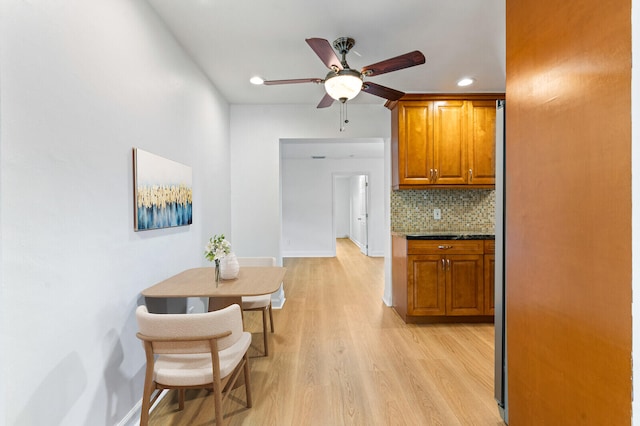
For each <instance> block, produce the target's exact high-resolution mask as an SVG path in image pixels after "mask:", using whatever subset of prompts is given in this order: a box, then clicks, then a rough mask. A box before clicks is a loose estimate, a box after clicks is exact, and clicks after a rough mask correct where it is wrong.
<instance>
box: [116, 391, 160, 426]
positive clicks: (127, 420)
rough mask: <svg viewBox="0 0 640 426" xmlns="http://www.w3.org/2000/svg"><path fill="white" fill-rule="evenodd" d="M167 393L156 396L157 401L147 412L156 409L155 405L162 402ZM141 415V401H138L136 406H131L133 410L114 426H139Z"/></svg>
mask: <svg viewBox="0 0 640 426" xmlns="http://www.w3.org/2000/svg"><path fill="white" fill-rule="evenodd" d="M168 392H169V391H168V390H166V389H165V390H163V391H162V393H161V394H160V396H158V399H156V401H155V402H154V403H153V405H152V406H151V410H149V412H153V410H154V409H155V408H156V405H158V403H159V402H160V401H162V398H164V397H165V396H167V393H168ZM141 413H142V399H140V401H138V402H137V403H136V405H134V406H133V408H132V409H131V410H130V411H129V412H128V413H127V415H126V416H124V418H123V419H122V420H120V422H119V423H118V424H117V425H116V426H137V425H139V424H140V414H141Z"/></svg>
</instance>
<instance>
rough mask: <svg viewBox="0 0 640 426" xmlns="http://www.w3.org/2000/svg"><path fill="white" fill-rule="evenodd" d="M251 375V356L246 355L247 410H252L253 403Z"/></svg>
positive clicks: (245, 384)
mask: <svg viewBox="0 0 640 426" xmlns="http://www.w3.org/2000/svg"><path fill="white" fill-rule="evenodd" d="M249 376H250V374H249V355H248V352H245V353H244V389H245V392H246V394H247V408H251V406H252V405H253V401H252V400H251V379H250V377H249Z"/></svg>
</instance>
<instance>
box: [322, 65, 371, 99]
mask: <svg viewBox="0 0 640 426" xmlns="http://www.w3.org/2000/svg"><path fill="white" fill-rule="evenodd" d="M344 71H351V70H342V71H340V72H339V73H337V74H332V75H330V76H327V78H326V79H325V81H324V88H325V90H326V91H327V93H328V94H329V96H331V97H332V98H333V99H335V100H337V101H341V102H345V101H346V100H350V99H353V98H355V97H356V96H357V95H358V93H360V90H361V89H362V78H360V74H358V73H357V72H355V73H354V72H348V73H345V72H344ZM342 99H345V101H343V100H342Z"/></svg>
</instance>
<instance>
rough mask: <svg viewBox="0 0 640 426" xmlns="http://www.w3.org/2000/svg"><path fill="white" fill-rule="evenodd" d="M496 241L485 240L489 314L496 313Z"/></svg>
mask: <svg viewBox="0 0 640 426" xmlns="http://www.w3.org/2000/svg"><path fill="white" fill-rule="evenodd" d="M495 253H496V242H495V241H494V240H486V241H485V242H484V312H485V313H486V314H489V315H494V313H495V302H496V292H495V287H496V282H495V281H496V280H495V276H496V254H495Z"/></svg>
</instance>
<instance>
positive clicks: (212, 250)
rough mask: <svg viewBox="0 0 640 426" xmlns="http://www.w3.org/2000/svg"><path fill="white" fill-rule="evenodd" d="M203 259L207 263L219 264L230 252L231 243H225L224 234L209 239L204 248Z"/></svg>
mask: <svg viewBox="0 0 640 426" xmlns="http://www.w3.org/2000/svg"><path fill="white" fill-rule="evenodd" d="M204 250H205V251H204V257H206V258H207V260H208V261H209V262H213V261H215V262H216V264H217V263H219V262H220V259H222V258H223V257H224V256H225V255H227V254H229V253H230V252H231V243H229V241H227V239H226V238H225V237H224V234H220V235H214V236H213V238H209V242H208V243H207V245H206V246H205V247H204Z"/></svg>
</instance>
